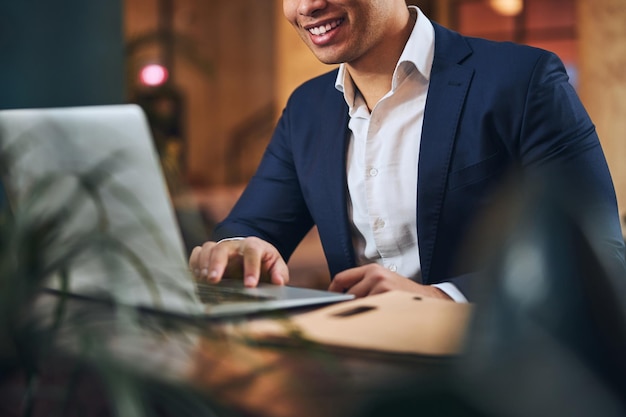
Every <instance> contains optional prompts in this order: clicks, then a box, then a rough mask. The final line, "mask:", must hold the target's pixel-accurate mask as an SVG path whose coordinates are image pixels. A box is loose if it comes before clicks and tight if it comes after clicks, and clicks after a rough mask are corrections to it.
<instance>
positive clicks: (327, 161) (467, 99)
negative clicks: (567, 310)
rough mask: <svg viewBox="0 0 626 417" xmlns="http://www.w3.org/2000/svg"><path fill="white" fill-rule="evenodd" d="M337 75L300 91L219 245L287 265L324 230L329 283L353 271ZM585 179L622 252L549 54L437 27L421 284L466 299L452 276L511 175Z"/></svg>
mask: <svg viewBox="0 0 626 417" xmlns="http://www.w3.org/2000/svg"><path fill="white" fill-rule="evenodd" d="M336 76H337V70H335V71H332V72H330V73H327V74H325V75H322V76H320V77H317V78H315V79H312V80H310V81H308V82H306V83H305V84H303V85H302V86H300V87H299V88H298V89H296V90H295V91H294V93H293V94H292V96H291V97H290V99H289V101H288V103H287V105H286V108H285V109H284V112H283V114H282V116H281V118H280V120H279V122H278V125H277V127H276V130H275V132H274V135H273V137H272V139H271V141H270V143H269V145H268V147H267V150H266V152H265V154H264V156H263V158H262V161H261V163H260V165H259V168H258V171H257V173H256V174H255V176H254V177H253V178H252V179H251V181H250V183H249V184H248V186H247V188H246V189H245V191H244V193H243V195H242V196H241V198H240V200H239V201H238V202H237V204H236V205H235V207H234V208H233V210H232V212H231V213H230V215H229V216H228V217H227V218H226V219H225V220H224V221H223V222H221V223H220V224H219V225H218V226H217V227H216V229H215V230H214V235H213V238H214V239H221V238H224V237H229V236H258V237H260V238H262V239H265V240H267V241H269V242H270V243H272V244H273V245H275V246H276V247H277V248H278V250H279V251H280V253H281V254H282V255H283V257H284V258H285V259H288V258H289V256H290V255H291V254H292V252H293V251H294V249H295V248H296V246H297V244H298V243H299V242H300V240H301V239H302V238H303V236H304V235H305V234H306V233H307V232H308V231H309V230H310V229H311V227H312V226H313V225H317V227H318V230H319V235H320V238H321V242H322V246H323V249H324V252H325V256H326V259H327V261H328V266H329V269H330V273H331V276H334V275H335V274H336V273H338V272H340V271H343V270H345V269H348V268H351V267H354V266H356V261H355V253H354V249H353V245H352V241H351V235H350V221H349V218H348V211H347V207H348V202H347V185H346V184H347V179H346V149H347V144H348V140H347V139H348V119H349V117H348V107H347V105H346V103H345V100H344V98H343V95H342V94H341V93H340V92H338V91H337V90H336V89H335V79H336ZM557 162H558V163H561V162H564V163H567V164H571V165H572V166H575V167H577V169H580V170H582V174H583V175H584V176H585V177H586V178H587V179H588V181H589V183H590V184H591V185H592V187H594V188H595V189H597V190H599V193H600V195H601V199H602V200H603V201H602V204H603V205H604V207H605V210H606V215H607V218H608V219H609V220H608V221H609V223H610V224H611V225H610V229H611V232H610V233H612V235H611V236H609V239H612V240H613V243H614V244H615V245H616V247H619V246H620V245H622V247H623V240H622V236H621V229H620V225H619V219H618V215H617V203H616V199H615V193H614V189H613V184H612V180H611V177H610V174H609V170H608V167H607V164H606V161H605V157H604V154H603V152H602V149H601V147H600V142H599V140H598V137H597V135H596V132H595V128H594V125H593V124H592V122H591V120H590V119H589V117H588V115H587V113H586V111H585V109H584V108H583V106H582V104H581V102H580V101H579V99H578V97H577V94H576V93H575V91H574V89H573V88H572V86H571V85H570V84H569V82H568V77H567V74H566V72H565V69H564V67H563V65H562V63H561V61H560V60H559V59H558V58H557V57H556V56H555V55H554V54H552V53H550V52H547V51H543V50H539V49H535V48H531V47H527V46H521V45H514V44H511V43H496V42H492V41H487V40H482V39H475V38H468V37H464V36H462V35H460V34H458V33H456V32H453V31H450V30H448V29H446V28H443V27H441V26H439V25H436V24H435V56H434V63H433V67H432V73H431V80H430V87H429V92H428V97H427V101H426V108H425V114H424V126H423V132H422V139H421V148H420V154H419V168H418V172H416V175H418V199H417V213H416V215H417V228H418V230H417V232H418V239H419V251H420V259H421V266H422V281H423V283H425V284H432V283H436V282H441V281H452V282H454V283H455V284H456V285H457V286H459V288H460V289H461V290H466V289H467V284H468V279H469V278H468V276H465V275H464V273H466V272H467V273H469V272H471V271H463V270H461V271H458V270H456V262H455V260H456V259H457V258H458V257H459V256H460V251H461V250H462V247H463V243H464V239H465V237H466V235H467V231H468V228H469V227H470V226H471V224H472V222H473V219H474V218H475V216H476V215H477V214H479V213H481V212H482V211H483V210H484V209H485V208H486V207H487V205H488V204H489V202H490V199H491V194H492V192H493V187H494V185H495V184H497V183H498V182H499V181H501V180H502V179H503V178H504V177H505V176H506V175H507V172H508V171H509V170H510V169H511V168H512V167H517V168H520V169H521V170H522V171H524V170H529V169H532V168H533V167H541V166H545V165H550V164H553V163H557Z"/></svg>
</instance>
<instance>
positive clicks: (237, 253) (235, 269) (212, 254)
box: [189, 237, 289, 287]
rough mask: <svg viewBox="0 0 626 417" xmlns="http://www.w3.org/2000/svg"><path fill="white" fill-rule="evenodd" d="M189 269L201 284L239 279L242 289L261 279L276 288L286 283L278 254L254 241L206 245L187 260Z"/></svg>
mask: <svg viewBox="0 0 626 417" xmlns="http://www.w3.org/2000/svg"><path fill="white" fill-rule="evenodd" d="M189 268H190V269H191V271H192V272H193V274H194V275H195V276H196V278H198V279H201V280H207V281H209V282H211V283H218V282H219V281H220V280H221V279H222V278H223V277H240V276H241V275H242V273H243V282H244V285H245V286H246V287H256V286H257V284H258V283H259V279H260V278H261V276H262V275H263V276H268V278H269V279H268V280H269V281H270V282H271V283H273V284H277V285H284V284H286V283H287V282H289V270H288V268H287V264H286V263H285V261H284V260H283V258H282V256H281V255H280V253H279V252H278V250H277V249H276V248H275V247H274V246H273V245H271V244H270V243H268V242H266V241H264V240H261V239H259V238H256V237H247V238H245V239H237V240H224V241H221V242H219V243H216V242H206V243H205V244H204V245H202V246H201V247H200V246H197V247H195V248H194V249H193V251H192V252H191V256H190V257H189Z"/></svg>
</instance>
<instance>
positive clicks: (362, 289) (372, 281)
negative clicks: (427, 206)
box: [189, 0, 450, 299]
mask: <svg viewBox="0 0 626 417" xmlns="http://www.w3.org/2000/svg"><path fill="white" fill-rule="evenodd" d="M283 11H284V14H285V17H286V18H287V20H288V21H289V22H290V23H291V24H292V25H293V27H294V28H295V30H296V32H297V33H298V34H299V35H300V37H301V38H302V40H303V41H304V43H305V44H306V45H307V46H308V47H309V48H310V49H311V51H312V52H313V54H314V55H315V56H316V57H317V58H318V59H319V60H320V61H322V62H324V63H327V64H337V63H345V65H346V68H347V71H348V72H349V74H350V76H351V78H352V80H353V81H354V83H355V85H356V87H357V88H358V90H359V92H360V93H361V95H362V96H363V97H364V99H365V100H366V102H367V105H368V107H369V108H370V109H372V108H374V106H375V105H376V103H377V102H378V101H379V100H380V99H381V98H382V97H383V96H384V95H385V94H386V93H387V92H388V91H389V90H390V89H391V83H392V77H393V72H394V69H395V66H396V63H397V61H398V59H399V58H400V55H401V53H402V50H403V49H404V45H405V44H406V41H407V40H408V38H409V35H410V33H411V30H412V28H413V25H414V24H415V19H416V16H415V15H414V14H411V13H409V10H408V9H407V6H406V3H405V0H284V1H283ZM189 266H190V268H191V270H192V272H193V273H194V274H195V275H196V277H197V278H198V279H202V280H207V281H209V282H212V283H217V282H219V281H220V280H221V279H222V277H224V276H228V275H229V274H232V273H233V272H232V269H233V268H234V267H236V266H239V268H241V267H243V277H244V278H243V279H244V284H245V285H246V286H248V287H254V286H256V285H257V284H258V282H259V280H260V279H261V278H262V277H263V279H264V280H267V281H269V282H272V283H274V284H278V285H284V284H287V283H288V282H289V269H288V268H287V264H286V262H285V261H284V259H283V258H282V256H281V255H280V253H279V252H278V250H277V249H276V248H275V247H274V246H273V245H271V244H270V243H268V242H266V241H263V240H261V239H259V238H256V237H248V238H245V239H237V240H226V241H222V242H220V243H216V242H206V243H205V244H204V245H202V246H201V247H200V246H198V247H196V248H194V249H193V251H192V254H191V256H190V258H189ZM240 273H241V271H239V276H240ZM329 290H330V291H335V292H347V293H349V294H354V295H355V296H357V297H365V296H368V295H372V294H379V293H382V292H386V291H390V290H403V291H410V292H413V293H415V294H417V295H420V296H423V297H434V298H441V299H450V297H448V295H447V294H446V293H445V292H443V291H441V290H440V289H438V288H436V287H432V286H428V285H421V284H418V283H416V282H414V281H412V280H410V279H407V278H406V277H404V276H401V275H399V274H397V273H395V272H392V271H390V270H388V269H386V268H384V267H382V266H380V265H378V264H370V265H364V266H360V267H356V268H352V269H348V270H346V271H343V272H341V273H339V274H337V275H336V276H335V277H334V278H333V280H332V282H331V284H330V287H329Z"/></svg>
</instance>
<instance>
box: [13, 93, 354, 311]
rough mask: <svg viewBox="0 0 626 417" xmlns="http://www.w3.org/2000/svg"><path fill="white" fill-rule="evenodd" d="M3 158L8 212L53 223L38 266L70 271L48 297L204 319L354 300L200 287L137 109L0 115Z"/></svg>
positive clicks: (50, 284)
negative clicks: (61, 295) (91, 300)
mask: <svg viewBox="0 0 626 417" xmlns="http://www.w3.org/2000/svg"><path fill="white" fill-rule="evenodd" d="M0 158H1V160H0V165H1V166H2V181H3V184H4V188H5V192H6V194H7V198H8V200H9V203H10V205H11V210H12V211H13V212H14V213H21V214H20V215H21V216H30V217H29V218H30V219H31V220H32V219H49V218H53V219H54V220H55V222H53V223H52V224H53V225H54V227H56V229H54V232H55V233H53V234H52V235H51V236H50V237H48V240H47V246H46V248H45V249H46V250H44V251H42V253H41V259H40V262H42V263H43V264H44V265H54V262H58V260H59V259H64V260H65V261H66V262H65V263H66V264H69V265H70V267H69V268H68V271H67V274H55V275H51V276H50V277H47V278H46V279H45V282H44V287H45V288H46V289H49V290H51V291H63V292H65V293H69V294H71V295H76V296H80V297H88V298H95V299H104V300H110V301H114V302H116V303H122V304H126V305H132V306H136V307H139V308H142V309H148V310H157V311H165V312H169V313H175V314H184V315H194V316H195V315H202V316H207V317H224V316H233V315H247V314H253V313H259V312H264V311H276V310H283V309H291V308H296V307H304V306H312V305H320V304H328V303H333V302H339V301H344V300H349V299H351V298H352V296H351V295H348V294H339V293H333V292H330V291H323V290H314V289H307V288H298V287H290V286H277V285H272V284H267V283H261V284H259V286H258V287H257V288H246V287H244V286H243V283H242V280H224V281H223V282H222V283H221V284H219V285H211V284H204V285H201V284H199V283H197V282H196V281H195V280H194V279H193V277H192V275H191V273H190V271H189V269H188V265H187V257H186V253H187V252H186V250H185V247H184V244H183V240H182V237H181V236H182V234H181V231H180V228H179V224H178V222H177V219H176V216H175V212H174V207H173V204H172V200H171V198H170V194H169V191H168V188H167V184H166V181H165V176H164V173H163V170H162V166H161V164H160V162H159V158H158V154H157V152H156V148H155V145H154V142H153V139H152V136H151V133H150V129H149V126H148V123H147V120H146V117H145V115H144V113H143V111H142V110H141V108H140V107H139V106H137V105H134V104H123V105H106V106H87V107H66V108H47V109H16V110H3V111H0ZM51 216H56V217H51ZM59 220H61V221H59Z"/></svg>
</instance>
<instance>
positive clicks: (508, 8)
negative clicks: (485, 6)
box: [489, 0, 524, 16]
mask: <svg viewBox="0 0 626 417" xmlns="http://www.w3.org/2000/svg"><path fill="white" fill-rule="evenodd" d="M489 5H490V6H491V7H492V8H493V9H494V10H495V11H496V12H498V13H500V14H502V15H504V16H515V15H518V14H519V13H520V12H521V11H522V9H523V8H524V2H523V1H522V0H489Z"/></svg>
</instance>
